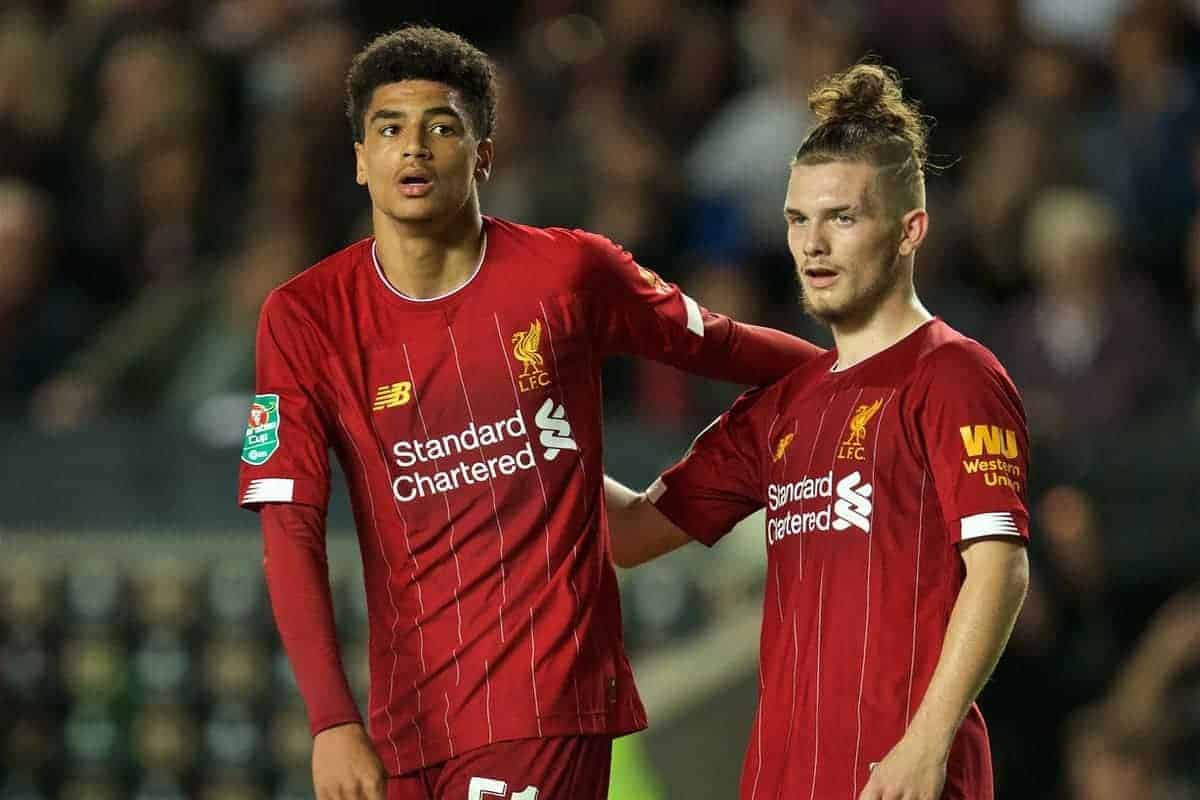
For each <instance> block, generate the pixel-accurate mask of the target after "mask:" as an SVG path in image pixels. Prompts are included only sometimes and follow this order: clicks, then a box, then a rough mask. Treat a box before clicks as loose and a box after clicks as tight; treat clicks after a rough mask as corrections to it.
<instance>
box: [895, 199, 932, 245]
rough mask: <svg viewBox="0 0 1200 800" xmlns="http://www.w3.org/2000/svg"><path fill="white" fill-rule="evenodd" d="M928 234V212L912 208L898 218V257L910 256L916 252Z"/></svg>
mask: <svg viewBox="0 0 1200 800" xmlns="http://www.w3.org/2000/svg"><path fill="white" fill-rule="evenodd" d="M928 232H929V212H928V211H926V210H925V209H923V208H914V209H912V210H911V211H909V212H908V213H907V214H905V215H904V216H903V217H901V218H900V255H902V256H911V255H912V254H913V253H915V252H917V249H918V248H919V247H920V246H921V243H922V242H923V241H925V234H927V233H928Z"/></svg>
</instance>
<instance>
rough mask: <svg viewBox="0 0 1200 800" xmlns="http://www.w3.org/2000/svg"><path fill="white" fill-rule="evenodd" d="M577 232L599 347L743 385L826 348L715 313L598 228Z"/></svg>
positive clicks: (770, 378) (770, 377)
mask: <svg viewBox="0 0 1200 800" xmlns="http://www.w3.org/2000/svg"><path fill="white" fill-rule="evenodd" d="M578 234H579V235H580V236H581V237H583V242H584V246H585V249H586V253H587V259H588V263H587V265H586V266H585V269H587V272H588V275H587V279H588V284H589V286H590V287H591V288H592V291H593V296H594V300H595V311H594V315H595V323H596V324H595V327H594V330H595V333H596V336H597V337H598V338H599V341H598V350H600V351H601V352H604V353H624V354H629V355H635V356H641V357H644V358H650V359H654V360H655V361H661V362H663V363H666V364H670V365H672V366H675V367H678V368H680V369H682V370H685V371H687V372H691V373H695V374H697V375H703V376H705V377H708V378H716V379H718V380H726V381H731V382H733V383H741V384H744V385H748V386H763V385H766V384H768V383H772V382H774V381H776V380H778V379H779V378H782V377H783V376H784V375H786V374H787V373H789V372H791V371H792V370H793V369H795V368H796V367H798V366H800V365H801V364H803V363H805V362H806V361H808V360H810V359H812V358H815V357H816V356H818V355H820V354H821V353H822V352H824V351H822V350H821V349H820V348H819V347H817V346H815V345H813V344H810V343H809V342H806V341H804V340H803V339H798V338H796V337H795V336H791V335H789V334H786V333H783V332H782V331H777V330H773V329H771V328H763V327H760V326H757V325H748V324H746V323H742V322H737V321H735V320H732V319H730V318H729V317H726V316H724V315H722V314H716V313H713V312H711V311H709V310H708V309H706V308H704V307H703V306H701V305H700V304H699V303H697V302H696V301H695V300H693V299H692V298H691V297H689V296H688V295H686V294H685V293H684V292H683V291H682V290H681V289H680V288H679V287H678V286H676V285H675V284H673V283H669V282H667V281H664V280H663V279H662V278H660V277H659V276H658V275H657V274H656V273H655V272H653V271H652V270H649V269H647V268H645V267H643V266H642V265H640V264H638V263H637V262H636V261H634V259H633V256H632V255H630V254H629V252H628V251H626V250H624V249H623V248H621V247H619V246H617V245H615V244H613V243H612V242H611V241H609V240H608V239H605V238H604V237H603V236H597V235H595V234H591V233H586V232H583V231H580V232H578Z"/></svg>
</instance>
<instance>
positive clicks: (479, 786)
mask: <svg viewBox="0 0 1200 800" xmlns="http://www.w3.org/2000/svg"><path fill="white" fill-rule="evenodd" d="M507 796H508V784H507V783H505V782H504V781H498V780H496V779H495V778H471V784H470V785H469V786H468V787H467V800H483V798H485V797H507ZM512 800H538V789H537V787H536V786H526V787H525V788H524V789H522V790H521V791H519V792H513V795H512Z"/></svg>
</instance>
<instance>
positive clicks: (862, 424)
mask: <svg viewBox="0 0 1200 800" xmlns="http://www.w3.org/2000/svg"><path fill="white" fill-rule="evenodd" d="M882 406H883V400H876V401H875V402H874V403H871V405H869V406H868V405H861V406H859V407H858V410H857V411H855V412H854V416H852V417H850V435H849V436H847V437H846V441H844V442H842V443H841V445H839V446H838V455H837V457H838V458H840V459H849V460H851V461H866V460H867V449H866V448H865V447H863V442H864V441H866V439H867V425H869V424H870V423H871V419H872V418H873V417H874V416H875V415H876V414H878V413H879V409H880V407H882Z"/></svg>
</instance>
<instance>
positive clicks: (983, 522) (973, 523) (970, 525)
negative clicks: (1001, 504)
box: [961, 511, 1021, 541]
mask: <svg viewBox="0 0 1200 800" xmlns="http://www.w3.org/2000/svg"><path fill="white" fill-rule="evenodd" d="M961 522H962V536H961V538H962V539H963V540H964V541H965V540H967V539H978V538H979V537H981V536H1020V535H1021V530H1020V528H1018V527H1017V521H1016V520H1015V519H1013V515H1012V513H1011V512H1008V511H992V512H989V513H987V514H972V515H971V516H969V517H963V518H962V520H961Z"/></svg>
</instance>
